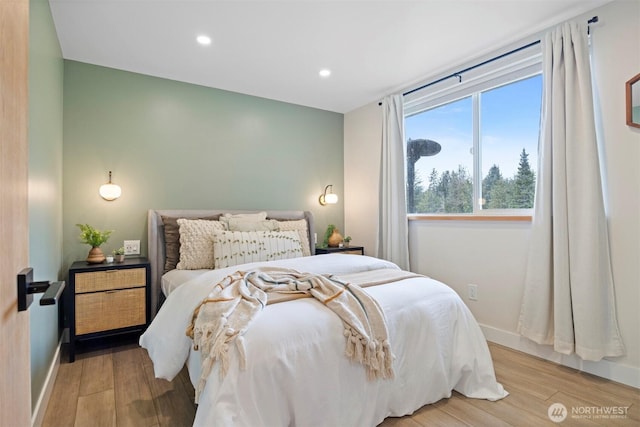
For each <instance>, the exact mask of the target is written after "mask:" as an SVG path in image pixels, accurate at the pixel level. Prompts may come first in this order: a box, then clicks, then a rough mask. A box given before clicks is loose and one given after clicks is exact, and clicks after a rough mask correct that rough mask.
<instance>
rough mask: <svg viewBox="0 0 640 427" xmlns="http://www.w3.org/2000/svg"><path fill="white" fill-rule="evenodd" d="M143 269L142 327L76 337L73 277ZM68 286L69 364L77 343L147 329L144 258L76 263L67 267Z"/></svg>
mask: <svg viewBox="0 0 640 427" xmlns="http://www.w3.org/2000/svg"><path fill="white" fill-rule="evenodd" d="M141 267H144V269H145V282H146V283H145V323H144V324H142V325H136V326H130V327H126V328H119V329H111V330H108V331H101V332H92V333H88V334H82V335H80V336H76V304H75V297H76V284H75V275H76V274H78V273H89V272H95V271H110V270H125V269H131V268H141ZM67 282H68V283H69V286H68V288H67V289H65V291H64V292H65V296H64V307H65V315H66V318H67V322H68V326H69V363H73V362H74V361H75V355H76V344H77V341H85V340H94V339H97V338H106V337H111V336H115V335H122V334H132V333H134V332H139V333H142V332H144V331H145V330H146V329H147V326H148V325H149V320H150V318H151V292H150V289H149V287H150V284H151V265H150V264H149V260H147V258H144V257H135V258H125V260H124V262H112V263H101V264H89V263H88V262H86V261H76V262H74V263H73V264H72V265H71V267H69V280H68V281H67Z"/></svg>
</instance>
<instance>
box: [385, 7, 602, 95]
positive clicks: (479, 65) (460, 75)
mask: <svg viewBox="0 0 640 427" xmlns="http://www.w3.org/2000/svg"><path fill="white" fill-rule="evenodd" d="M596 22H598V17H597V16H594V17H593V18H591V19H589V20H588V21H587V24H595V23H596ZM587 34H588V27H587ZM537 44H540V40H536V41H534V42H531V43H529V44H527V45H524V46H520V47H518V48H516V49H513V50H510V51H509V52H505V53H503V54H501V55H498V56H496V57H493V58H491V59H487V60H486V61H483V62H481V63H479V64H476V65H472V66H471V67H467V68H465V69H464V70H460V71H456V72H455V73H451V74H449V75H448V76H444V77H442V78H439V79H438V80H434V81H432V82H429V83H426V84H424V85H422V86H420V87H417V88H415V89H411V90H409V91H407V92H404V93H403V94H402V96H407V95H409V94H412V93H414V92H417V91H419V90H422V89H425V88H427V87H429V86H432V85H434V84H437V83H440V82H442V81H445V80H448V79H450V78H451V77H457V78H458V81H459V82H461V81H462V73H466V72H467V71H471V70H473V69H476V68H478V67H482V66H483V65H487V64H489V63H491V62H493V61H497V60H498V59H502V58H504V57H505V56H509V55H512V54H514V53H516V52H520V51H521V50H524V49H527V48H529V47H531V46H535V45H537ZM378 105H382V102H378Z"/></svg>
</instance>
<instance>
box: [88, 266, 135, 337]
mask: <svg viewBox="0 0 640 427" xmlns="http://www.w3.org/2000/svg"><path fill="white" fill-rule="evenodd" d="M143 272H144V270H143ZM145 315H146V307H145V288H136V289H123V290H119V291H107V292H96V293H91V294H82V295H76V335H82V334H89V333H91V332H100V331H107V330H110V329H119V328H126V327H128V326H137V325H143V324H144V323H145V322H146V319H145Z"/></svg>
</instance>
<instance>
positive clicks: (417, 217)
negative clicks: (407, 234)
mask: <svg viewBox="0 0 640 427" xmlns="http://www.w3.org/2000/svg"><path fill="white" fill-rule="evenodd" d="M407 219H408V220H409V221H522V222H531V215H407Z"/></svg>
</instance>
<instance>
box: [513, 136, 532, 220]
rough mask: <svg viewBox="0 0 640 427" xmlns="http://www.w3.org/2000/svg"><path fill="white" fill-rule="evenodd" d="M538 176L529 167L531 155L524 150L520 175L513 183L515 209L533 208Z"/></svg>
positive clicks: (519, 166) (521, 156) (521, 157)
mask: <svg viewBox="0 0 640 427" xmlns="http://www.w3.org/2000/svg"><path fill="white" fill-rule="evenodd" d="M535 185H536V176H535V173H534V172H533V171H532V170H531V166H529V154H527V152H526V151H525V149H524V148H523V149H522V153H520V163H519V164H518V173H517V174H516V176H515V179H514V183H513V206H511V207H513V208H519V209H529V208H532V207H533V198H534V195H535V191H536V188H535Z"/></svg>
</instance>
